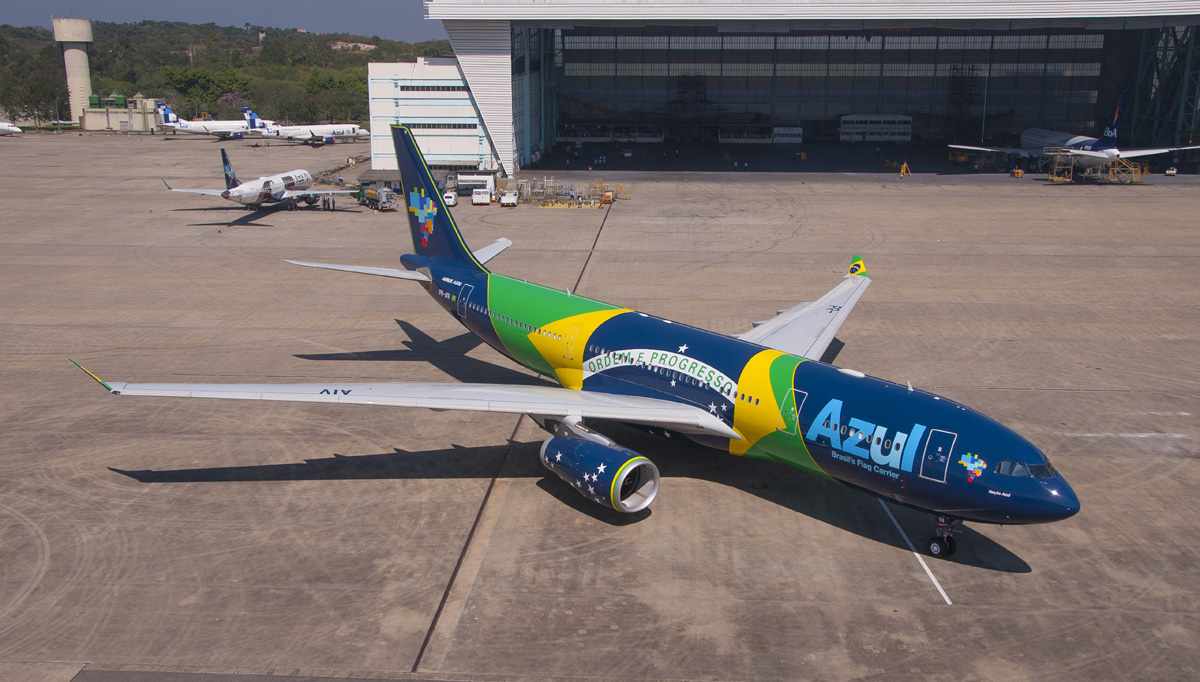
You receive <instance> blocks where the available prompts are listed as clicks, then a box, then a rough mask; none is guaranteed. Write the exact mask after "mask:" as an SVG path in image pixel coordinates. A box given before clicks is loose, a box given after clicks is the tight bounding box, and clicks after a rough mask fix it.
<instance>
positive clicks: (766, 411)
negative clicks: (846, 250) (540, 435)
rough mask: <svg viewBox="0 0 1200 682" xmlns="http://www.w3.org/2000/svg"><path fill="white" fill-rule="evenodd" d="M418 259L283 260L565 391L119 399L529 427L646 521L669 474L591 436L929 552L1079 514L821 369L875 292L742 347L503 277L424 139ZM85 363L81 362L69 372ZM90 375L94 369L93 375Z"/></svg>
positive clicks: (567, 475) (913, 400)
mask: <svg viewBox="0 0 1200 682" xmlns="http://www.w3.org/2000/svg"><path fill="white" fill-rule="evenodd" d="M392 136H393V142H394V144H395V148H396V155H397V159H398V162H399V171H400V174H401V177H402V180H403V183H404V186H405V187H406V188H407V190H408V193H407V203H408V211H407V217H408V222H409V229H410V231H411V234H412V241H413V250H414V251H415V253H410V254H405V255H403V256H401V257H400V263H401V265H402V266H403V267H401V268H386V267H364V266H358V265H338V264H330V263H313V262H306V261H288V262H291V263H294V264H296V265H302V266H306V267H314V268H324V269H329V270H339V271H345V272H354V273H361V274H367V275H376V276H381V277H391V278H396V279H404V280H410V281H415V282H419V283H420V284H421V286H422V287H423V288H424V289H425V290H426V291H427V292H428V293H429V294H430V295H431V296H432V297H433V299H434V300H435V301H436V302H437V303H438V304H439V305H441V306H442V307H443V308H444V309H445V310H446V311H447V312H449V313H450V315H452V316H453V317H455V318H456V319H457V320H458V321H459V322H460V323H462V324H463V325H464V326H465V327H467V329H469V330H470V331H471V332H473V333H474V334H476V335H477V336H479V337H480V338H481V339H482V340H483V341H485V342H486V343H487V344H488V345H490V346H492V347H493V348H495V349H496V350H498V351H499V352H501V353H503V354H504V355H506V356H508V357H509V358H511V359H512V360H514V361H516V362H518V363H520V364H522V365H524V366H525V367H528V368H529V369H531V370H534V371H536V372H538V373H540V374H542V375H544V376H546V377H549V378H551V379H554V380H555V381H557V382H558V384H559V385H560V386H561V387H560V388H556V387H551V386H520V385H497V384H479V383H476V384H447V383H404V382H398V383H343V382H341V381H340V380H325V381H322V382H320V383H308V384H175V383H169V384H143V383H127V382H123V381H106V380H104V379H101V378H100V377H99V376H97V375H95V374H94V373H92V372H90V371H88V370H86V369H85V370H84V371H85V372H87V373H88V374H89V375H90V376H91V377H92V378H93V379H95V380H96V381H97V382H99V383H100V385H101V386H103V387H104V388H105V389H107V390H108V391H109V392H110V393H113V394H117V395H135V396H179V397H193V398H229V399H242V400H285V401H300V402H317V403H331V404H337V405H345V404H364V405H394V406H402V407H424V408H431V409H437V410H473V411H486V412H507V413H516V414H527V415H530V416H531V417H532V418H533V420H534V421H535V422H536V423H537V424H538V425H539V426H540V427H542V428H543V429H545V430H546V431H547V432H549V434H550V436H549V438H548V439H547V440H546V441H545V442H544V443H543V444H542V446H541V450H540V455H539V456H540V459H541V462H542V464H543V466H545V467H546V468H547V469H549V470H550V471H552V472H553V473H554V474H556V475H557V476H559V477H560V478H562V479H563V480H564V481H566V482H567V483H568V484H570V485H571V486H572V487H574V488H575V490H576V491H577V492H578V493H579V494H581V495H583V496H584V497H586V498H587V499H588V500H590V501H592V502H594V503H596V504H598V505H602V506H605V507H609V508H611V509H613V510H616V511H617V512H623V513H633V512H639V511H641V510H643V509H645V508H647V507H648V506H649V505H650V504H651V502H653V501H654V499H655V497H656V496H657V495H658V492H659V470H658V468H657V467H656V466H655V465H654V463H653V462H651V461H650V460H649V459H648V458H646V457H644V456H642V455H640V454H638V453H636V452H632V451H630V450H628V449H626V448H624V447H622V446H621V445H620V444H618V443H616V442H614V441H613V440H611V439H610V438H609V437H607V436H605V435H602V434H600V433H598V432H596V431H595V430H593V429H592V428H590V426H589V421H591V420H593V419H601V420H614V421H618V422H624V423H627V424H631V425H635V426H640V427H648V428H651V429H653V430H654V431H656V432H661V433H663V434H664V435H668V436H669V435H671V434H677V435H682V436H686V437H688V438H690V439H692V440H693V441H695V442H696V443H698V444H700V445H704V446H708V447H712V448H715V449H718V450H722V451H726V452H729V453H731V454H733V455H738V456H746V457H754V458H760V459H769V460H773V461H776V462H781V463H784V464H788V465H791V466H793V467H795V468H797V469H800V470H802V471H806V472H809V473H812V474H814V475H817V476H825V477H832V478H834V479H837V480H839V481H843V482H845V483H848V484H850V485H852V486H855V487H858V488H862V489H865V490H867V491H869V492H871V493H873V494H875V495H878V496H880V497H881V498H886V499H889V500H894V501H896V502H899V503H901V504H905V505H909V506H912V507H916V508H919V509H923V510H928V511H930V512H932V513H933V514H934V515H936V517H937V523H936V533H935V535H934V536H933V538H932V539H930V540H929V543H928V545H927V549H928V552H929V553H930V554H932V555H935V556H946V555H949V554H952V553H953V552H954V550H955V541H954V537H953V533H954V532H955V530H956V528H958V527H959V526H960V524H961V522H962V521H963V520H968V521H978V522H985V523H1004V524H1010V523H1011V524H1016V523H1040V522H1048V521H1056V520H1060V519H1065V518H1067V517H1069V516H1071V515H1073V514H1075V513H1076V512H1078V511H1079V500H1078V498H1077V497H1076V496H1075V493H1074V492H1073V491H1072V490H1071V486H1070V485H1068V484H1067V481H1066V480H1065V479H1064V478H1063V476H1062V475H1061V474H1060V473H1059V472H1058V471H1056V470H1055V469H1054V467H1053V466H1051V464H1050V462H1049V460H1047V459H1046V456H1045V455H1044V454H1043V453H1042V452H1041V451H1040V450H1039V449H1038V448H1037V447H1035V446H1034V445H1033V444H1032V443H1030V442H1029V441H1028V440H1026V439H1025V438H1023V437H1021V436H1020V435H1018V434H1017V433H1015V432H1014V431H1012V430H1010V429H1008V428H1006V427H1004V426H1002V425H1001V424H999V423H997V422H996V421H994V420H992V419H990V418H989V417H987V416H985V415H983V414H981V413H979V412H977V411H975V410H973V409H971V408H968V407H966V406H965V405H961V404H959V403H957V402H955V401H953V400H950V399H948V398H944V397H941V396H938V395H934V394H932V393H929V392H927V391H923V390H919V389H914V388H912V387H911V386H902V385H899V384H895V383H892V382H890V381H885V380H882V379H876V378H873V377H869V376H867V375H865V374H863V373H862V372H859V371H856V370H852V369H843V368H838V367H835V366H833V365H829V364H826V363H824V362H820V361H818V360H814V359H812V358H819V357H821V356H822V354H823V352H824V351H825V349H826V348H827V347H828V346H829V345H830V343H831V342H832V341H833V338H834V334H836V333H837V331H838V329H839V328H840V327H841V325H842V323H843V322H844V321H845V320H846V318H847V317H848V315H849V314H850V311H851V310H852V309H853V308H854V306H855V304H856V303H857V302H858V300H859V299H860V298H861V297H862V295H863V293H864V292H865V291H866V289H867V287H868V285H870V283H871V280H870V279H869V275H868V270H867V265H866V263H865V262H864V261H863V259H861V258H857V257H856V258H854V259H853V260H852V261H851V263H850V267H849V270H848V272H847V274H846V276H845V277H844V278H843V279H842V281H841V282H840V283H839V284H838V285H837V286H835V287H834V288H833V289H832V290H830V291H829V292H828V293H826V294H825V295H824V296H822V297H821V298H819V299H817V300H816V301H813V302H811V303H801V304H799V305H796V306H794V307H792V308H789V309H787V310H785V311H782V312H781V313H780V314H779V315H778V316H776V317H775V318H773V319H771V320H769V321H767V322H764V323H762V324H760V325H758V326H756V327H754V328H752V329H750V330H749V331H747V332H745V333H743V334H741V335H740V336H738V337H731V336H726V335H724V334H718V333H715V332H711V331H706V330H704V329H698V328H696V327H692V326H689V325H686V324H681V323H677V322H672V321H671V320H668V319H665V318H662V317H659V316H657V315H651V314H649V313H643V312H638V311H635V310H631V309H629V308H623V307H620V306H615V305H610V304H608V303H603V302H601V301H597V300H593V299H590V298H586V297H583V296H577V295H575V294H572V293H570V292H568V291H562V290H559V289H552V288H549V287H544V286H540V285H537V284H533V283H530V282H526V281H524V280H520V279H515V278H512V277H506V276H504V275H499V274H496V273H494V272H491V271H490V270H488V269H487V268H486V267H485V263H486V262H488V261H489V260H490V259H491V258H493V257H494V256H496V255H497V254H498V253H500V252H501V251H503V250H504V249H505V248H507V247H508V246H509V245H510V244H511V242H509V241H508V240H506V239H502V240H499V241H497V242H496V243H494V244H491V245H489V246H487V247H485V248H483V249H479V250H478V251H474V252H472V251H471V250H470V249H469V248H468V247H467V244H466V241H464V239H463V236H462V234H461V233H460V232H459V230H458V227H457V225H456V224H455V221H454V218H453V217H452V216H451V215H450V213H449V212H448V211H447V210H446V206H445V204H444V203H443V200H442V195H441V193H440V192H438V190H437V185H436V184H435V183H434V179H433V176H432V175H431V173H430V171H429V167H428V166H427V165H426V164H425V160H424V158H423V157H422V156H421V152H420V150H419V149H418V147H417V143H416V140H415V139H414V138H413V134H412V132H411V131H410V130H409V129H408V128H405V127H402V126H394V127H393V130H392ZM72 362H74V361H72ZM80 369H83V368H82V367H80Z"/></svg>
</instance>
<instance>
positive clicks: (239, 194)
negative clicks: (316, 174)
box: [221, 168, 313, 206]
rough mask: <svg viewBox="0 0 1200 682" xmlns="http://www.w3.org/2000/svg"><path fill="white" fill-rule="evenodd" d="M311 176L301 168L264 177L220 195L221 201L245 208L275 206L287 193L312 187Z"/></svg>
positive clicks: (249, 181)
mask: <svg viewBox="0 0 1200 682" xmlns="http://www.w3.org/2000/svg"><path fill="white" fill-rule="evenodd" d="M312 184H313V177H312V175H311V174H310V173H309V172H308V171H306V170H304V169H301V168H297V169H295V170H290V171H287V172H286V173H276V174H275V175H264V176H262V177H260V178H254V179H253V180H247V181H246V182H243V183H241V184H239V185H237V186H235V187H231V188H229V189H227V190H225V191H224V192H222V193H221V198H222V199H228V200H230V201H235V202H237V203H239V204H242V205H245V206H262V205H264V204H277V203H279V202H281V201H284V200H285V197H284V195H285V194H286V193H287V192H298V191H302V190H306V189H308V188H309V187H312Z"/></svg>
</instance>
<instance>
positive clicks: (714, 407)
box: [708, 403, 717, 414]
mask: <svg viewBox="0 0 1200 682" xmlns="http://www.w3.org/2000/svg"><path fill="white" fill-rule="evenodd" d="M708 411H709V412H712V413H713V414H716V413H717V404H716V403H709V404H708Z"/></svg>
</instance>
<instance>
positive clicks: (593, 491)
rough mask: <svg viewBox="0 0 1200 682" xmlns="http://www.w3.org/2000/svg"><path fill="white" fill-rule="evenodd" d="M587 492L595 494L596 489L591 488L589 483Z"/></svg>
mask: <svg viewBox="0 0 1200 682" xmlns="http://www.w3.org/2000/svg"><path fill="white" fill-rule="evenodd" d="M588 492H589V493H591V494H592V495H595V494H596V489H595V488H593V487H592V486H590V485H589V486H588Z"/></svg>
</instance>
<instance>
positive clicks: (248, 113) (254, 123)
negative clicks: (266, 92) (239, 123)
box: [242, 107, 266, 130]
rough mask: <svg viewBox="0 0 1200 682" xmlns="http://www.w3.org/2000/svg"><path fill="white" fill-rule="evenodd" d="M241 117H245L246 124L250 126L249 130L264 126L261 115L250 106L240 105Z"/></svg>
mask: <svg viewBox="0 0 1200 682" xmlns="http://www.w3.org/2000/svg"><path fill="white" fill-rule="evenodd" d="M242 118H244V119H246V125H247V126H249V127H250V130H258V129H260V128H264V127H266V126H264V125H263V120H262V117H261V116H259V115H258V112H256V111H255V110H253V109H251V108H250V107H242Z"/></svg>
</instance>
